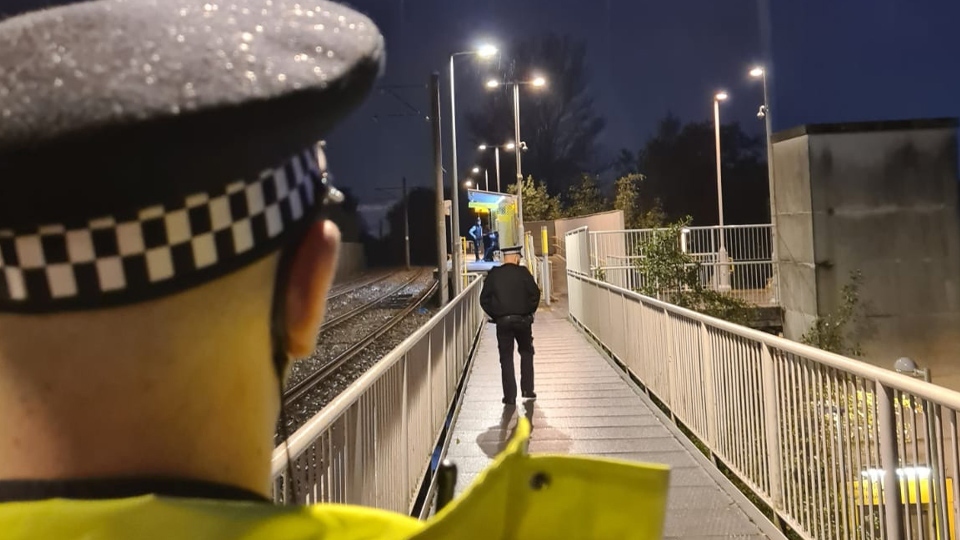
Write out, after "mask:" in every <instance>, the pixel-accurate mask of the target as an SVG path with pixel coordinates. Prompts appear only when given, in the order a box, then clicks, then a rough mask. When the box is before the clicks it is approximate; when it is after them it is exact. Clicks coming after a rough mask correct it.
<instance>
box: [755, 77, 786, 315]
mask: <svg viewBox="0 0 960 540" xmlns="http://www.w3.org/2000/svg"><path fill="white" fill-rule="evenodd" d="M750 76H751V77H753V78H754V79H762V80H763V105H761V106H760V110H759V111H758V112H757V118H762V119H763V120H764V123H765V124H766V129H767V181H768V182H769V184H770V187H769V189H770V243H771V245H772V247H771V251H770V258H771V259H773V285H774V287H773V290H774V291H775V293H776V294H777V298H779V296H780V261H779V260H778V259H777V234H778V232H779V231H778V230H777V193H776V185H775V183H774V178H773V174H774V173H773V171H774V169H773V128H772V125H773V120H772V119H771V118H770V97H769V94H768V93H767V70H765V69H764V68H763V67H761V66H756V67H754V68H753V69H751V70H750Z"/></svg>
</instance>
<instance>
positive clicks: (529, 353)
mask: <svg viewBox="0 0 960 540" xmlns="http://www.w3.org/2000/svg"><path fill="white" fill-rule="evenodd" d="M496 322H497V349H499V351H500V378H501V381H502V383H503V397H504V399H507V400H514V399H516V398H517V380H516V377H515V376H514V374H513V342H514V341H516V342H517V351H518V352H519V353H520V391H521V392H522V393H523V394H532V393H533V317H532V316H530V315H507V316H504V317H500V318H498V319H497V321H496Z"/></svg>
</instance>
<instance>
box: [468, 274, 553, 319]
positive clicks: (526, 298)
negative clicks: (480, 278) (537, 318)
mask: <svg viewBox="0 0 960 540" xmlns="http://www.w3.org/2000/svg"><path fill="white" fill-rule="evenodd" d="M539 305H540V288H539V287H537V282H536V281H534V280H533V276H531V275H530V271H529V270H527V268H526V267H525V266H520V265H517V264H504V265H501V266H498V267H495V268H492V269H491V270H490V272H488V273H487V278H486V279H485V280H484V283H483V291H481V292H480V307H482V308H483V311H485V312H486V313H487V315H489V316H490V318H491V319H493V320H497V319H499V318H500V317H505V316H507V315H533V314H534V313H536V311H537V306H539Z"/></svg>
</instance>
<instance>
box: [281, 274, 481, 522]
mask: <svg viewBox="0 0 960 540" xmlns="http://www.w3.org/2000/svg"><path fill="white" fill-rule="evenodd" d="M469 277H470V279H471V280H472V281H471V283H470V284H469V285H468V286H467V287H466V288H465V289H464V290H463V291H462V292H461V293H460V294H459V295H457V297H456V298H454V299H452V300H451V301H450V302H449V303H448V304H447V305H445V306H444V307H442V308H441V309H440V310H439V311H438V312H437V313H436V314H435V315H434V316H433V317H432V318H431V319H430V320H429V321H428V322H427V323H426V324H424V325H423V326H421V327H420V328H418V329H417V330H416V331H415V332H413V333H412V334H411V335H410V336H409V337H408V338H406V339H405V340H404V341H403V342H402V343H401V344H400V345H398V346H397V347H396V348H395V349H393V350H392V351H390V352H389V353H387V354H386V355H385V356H384V357H383V358H381V359H380V360H379V361H378V362H377V363H376V364H374V365H373V366H372V367H371V368H369V369H368V370H367V371H366V372H365V373H364V374H363V375H361V376H360V378H358V379H357V380H356V381H354V382H353V383H352V384H351V385H350V386H348V387H347V389H346V390H344V391H343V392H342V393H341V394H340V395H339V396H337V397H336V398H334V399H333V400H332V401H331V402H330V403H329V404H327V406H326V407H324V408H323V409H322V410H321V411H320V412H319V413H317V414H316V415H314V416H313V417H312V418H311V419H310V420H308V421H307V422H306V423H305V424H304V425H303V426H302V427H300V429H298V430H297V431H296V432H295V433H294V434H293V435H291V436H290V437H289V438H288V439H287V440H286V441H284V442H283V443H281V444H280V445H279V446H278V447H276V448H275V449H274V451H273V456H272V461H271V474H272V478H273V485H274V498H275V500H277V502H289V501H291V500H292V499H295V501H294V502H297V503H305V502H306V503H309V502H334V503H348V504H360V505H368V506H377V507H380V508H384V509H388V510H393V511H398V512H407V511H409V509H410V506H411V504H412V502H413V497H414V496H415V494H416V490H417V489H418V488H419V484H420V483H421V482H422V479H423V477H424V475H425V473H426V471H427V468H428V466H429V461H428V460H425V459H423V457H422V456H423V455H424V452H426V453H427V454H429V453H430V452H432V450H433V447H434V446H435V444H436V441H437V436H438V435H439V433H440V431H441V430H442V427H443V419H444V415H445V413H446V410H447V408H448V407H449V405H450V402H451V400H452V398H453V392H454V391H455V388H456V381H457V380H458V379H459V377H460V375H461V373H462V371H463V369H464V366H465V364H466V361H465V360H466V358H465V355H466V353H467V352H468V351H469V349H470V344H471V341H472V340H473V339H474V338H475V337H476V335H477V330H479V327H480V326H481V325H482V324H483V322H484V319H483V316H482V312H481V310H480V305H479V297H480V287H481V286H482V285H481V284H482V279H481V278H480V276H478V275H476V274H471V275H470V276H469ZM291 461H292V463H291ZM288 471H292V472H293V474H294V477H293V478H289V477H288V476H287V473H288ZM370 474H372V476H370Z"/></svg>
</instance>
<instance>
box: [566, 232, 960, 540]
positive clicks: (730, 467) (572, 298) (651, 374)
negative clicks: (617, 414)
mask: <svg viewBox="0 0 960 540" xmlns="http://www.w3.org/2000/svg"><path fill="white" fill-rule="evenodd" d="M589 237H590V235H589V234H588V233H587V231H582V232H581V233H580V234H579V235H569V236H567V239H566V240H567V252H568V254H569V256H570V257H571V259H577V260H582V259H583V258H584V257H585V256H587V255H588V254H589V253H590V252H591V250H592V249H595V246H592V245H590V242H587V241H585V238H589ZM583 270H586V271H583ZM583 270H582V271H579V272H578V271H577V269H576V268H573V269H570V270H568V272H567V293H568V298H569V303H570V305H569V313H570V317H571V319H572V320H573V321H574V322H575V323H576V324H577V325H578V326H579V327H580V328H581V329H583V331H584V332H585V333H587V334H588V335H589V336H591V337H592V338H593V339H595V340H596V341H597V343H599V344H600V345H601V346H602V347H603V348H604V349H605V350H606V351H607V352H608V353H609V354H610V356H611V357H613V358H614V359H616V360H617V361H618V362H619V363H620V365H622V366H623V367H624V368H625V369H626V370H627V371H629V373H630V374H631V375H632V376H633V377H634V379H635V380H636V381H638V382H639V384H640V385H641V386H642V387H643V389H644V390H645V391H646V392H648V393H649V394H650V395H651V396H653V397H655V398H656V400H657V401H658V403H660V404H661V405H662V406H663V407H664V408H666V409H668V410H669V411H670V413H671V415H670V416H671V418H672V419H673V420H675V421H676V422H677V423H678V424H680V425H681V426H682V427H683V428H684V429H685V430H686V432H687V433H689V434H691V437H693V438H695V439H697V440H699V442H700V443H702V445H703V447H705V448H706V450H707V451H708V453H709V454H710V455H711V456H712V457H713V458H714V460H715V461H716V462H717V463H718V464H722V465H723V469H724V470H725V471H726V472H727V474H728V475H732V476H733V477H734V478H735V480H736V481H737V482H738V483H739V485H741V486H742V488H741V489H744V490H747V491H748V492H749V493H752V494H753V495H754V496H755V497H753V499H752V500H754V501H757V500H759V501H761V502H762V505H761V506H764V505H765V506H766V507H767V508H768V509H769V510H771V511H772V512H773V513H774V514H775V516H776V521H777V522H778V524H779V525H784V526H788V527H789V528H791V529H792V530H793V531H794V532H795V533H796V534H797V536H799V537H801V538H807V539H820V538H837V539H851V540H853V539H856V540H861V539H867V538H869V539H875V538H881V539H884V540H901V539H903V538H909V539H910V540H914V539H917V540H920V539H938V540H947V539H950V540H955V539H956V538H958V536H957V531H956V527H957V524H958V523H960V482H958V480H960V478H958V477H960V393H957V392H954V391H952V390H948V389H946V388H942V387H939V386H935V385H933V384H930V383H927V382H922V381H919V380H916V379H913V378H910V377H907V376H905V375H901V374H898V373H895V372H893V371H890V370H885V369H882V368H879V367H877V366H873V365H870V364H867V363H864V362H861V361H859V360H855V359H852V358H846V357H844V356H841V355H837V354H833V353H830V352H827V351H823V350H820V349H817V348H814V347H809V346H807V345H804V344H802V343H798V342H795V341H791V340H788V339H784V338H780V337H777V336H774V335H771V334H766V333H763V332H759V331H756V330H753V329H750V328H746V327H743V326H739V325H736V324H733V323H730V322H727V321H724V320H720V319H716V318H713V317H710V316H707V315H703V314H701V313H697V312H694V311H691V310H689V309H684V308H681V307H678V306H675V305H673V304H670V303H667V302H664V301H662V300H657V299H655V298H650V297H647V296H644V295H642V294H640V293H637V292H634V291H632V290H629V289H626V288H623V287H619V286H617V285H616V284H614V283H609V282H606V281H603V280H601V279H596V278H595V277H593V275H592V273H591V272H593V271H594V270H595V269H594V268H584V269H583Z"/></svg>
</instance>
